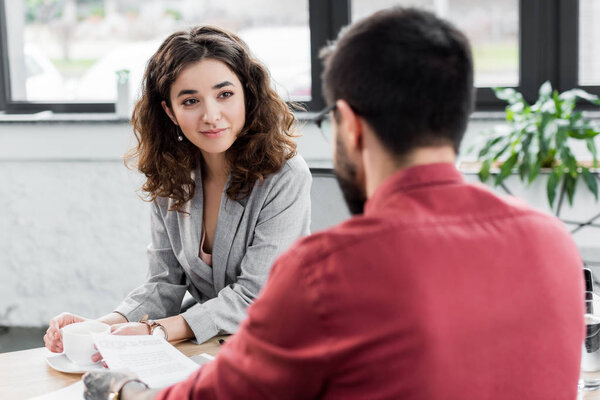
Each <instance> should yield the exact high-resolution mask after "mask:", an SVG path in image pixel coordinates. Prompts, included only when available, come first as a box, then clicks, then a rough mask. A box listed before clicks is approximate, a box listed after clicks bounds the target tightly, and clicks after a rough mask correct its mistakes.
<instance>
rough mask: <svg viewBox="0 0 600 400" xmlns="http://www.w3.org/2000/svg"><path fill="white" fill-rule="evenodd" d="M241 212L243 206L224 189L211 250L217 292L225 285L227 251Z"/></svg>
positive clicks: (242, 212) (242, 211) (229, 248)
mask: <svg viewBox="0 0 600 400" xmlns="http://www.w3.org/2000/svg"><path fill="white" fill-rule="evenodd" d="M230 178H231V176H230ZM228 186H229V180H227V184H226V185H225V187H228ZM242 214H244V206H242V205H241V204H240V203H238V202H237V201H235V200H231V199H230V198H229V197H227V193H226V191H225V190H224V191H223V195H222V197H221V207H220V209H219V219H218V221H217V229H216V231H215V240H214V242H213V251H212V254H213V284H214V286H215V291H216V292H217V293H218V292H219V291H221V289H223V288H224V287H225V272H226V270H227V259H228V258H229V251H230V250H231V246H232V244H233V238H234V237H235V234H236V232H237V229H238V225H239V223H240V220H241V218H242Z"/></svg>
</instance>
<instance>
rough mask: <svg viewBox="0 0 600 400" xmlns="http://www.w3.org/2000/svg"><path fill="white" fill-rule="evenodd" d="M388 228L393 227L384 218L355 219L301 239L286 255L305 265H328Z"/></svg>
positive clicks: (365, 217)
mask: <svg viewBox="0 0 600 400" xmlns="http://www.w3.org/2000/svg"><path fill="white" fill-rule="evenodd" d="M386 229H389V224H387V223H386V221H385V220H384V219H381V218H379V217H370V216H364V215H360V216H355V217H352V218H350V219H348V220H346V221H343V222H341V223H340V224H338V225H336V226H333V227H331V228H328V229H325V230H322V231H318V232H315V233H312V234H310V235H309V236H306V237H304V238H302V239H300V240H298V241H297V242H296V243H295V244H294V245H292V246H291V247H290V248H289V250H288V251H287V252H286V253H285V256H287V257H288V258H290V259H295V260H297V261H298V263H300V264H301V265H308V264H317V263H320V262H325V261H327V259H329V258H330V257H331V256H339V255H341V256H343V255H344V254H346V253H347V250H348V249H349V248H354V247H356V246H357V244H359V243H365V242H367V241H369V240H370V239H371V238H376V237H378V236H379V235H381V234H382V231H384V230H386Z"/></svg>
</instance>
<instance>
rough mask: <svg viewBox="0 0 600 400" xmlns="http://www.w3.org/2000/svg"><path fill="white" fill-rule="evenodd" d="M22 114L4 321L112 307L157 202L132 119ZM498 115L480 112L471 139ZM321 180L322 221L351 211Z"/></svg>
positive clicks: (321, 148)
mask: <svg viewBox="0 0 600 400" xmlns="http://www.w3.org/2000/svg"><path fill="white" fill-rule="evenodd" d="M19 118H20V117H17V116H16V117H11V118H10V119H9V118H7V117H4V121H3V120H2V117H0V277H1V278H0V325H12V326H43V325H44V324H46V323H47V321H48V320H49V319H50V318H51V317H52V316H54V315H56V314H58V313H60V312H62V311H71V312H74V313H78V314H81V315H84V316H89V317H96V316H99V315H102V314H104V313H107V312H110V311H111V310H112V309H113V307H114V306H116V305H117V304H118V303H119V301H120V300H121V299H122V298H123V297H124V296H125V295H126V294H127V293H128V292H129V291H130V290H131V289H133V288H134V287H135V286H136V285H137V284H139V283H141V282H142V280H143V277H144V275H145V271H146V254H145V250H146V246H147V244H148V242H149V216H148V204H147V203H146V202H144V201H142V200H141V199H140V198H139V194H138V192H137V190H138V189H139V186H140V184H141V179H140V177H139V176H138V175H137V174H136V173H134V172H131V171H128V170H127V169H126V168H125V167H124V165H123V162H122V160H121V156H122V155H123V153H124V152H125V150H126V149H127V148H128V147H129V146H130V145H131V143H132V140H131V139H132V137H131V133H130V132H131V128H130V126H129V125H127V124H126V123H124V122H119V121H111V120H110V119H108V120H107V119H106V117H98V116H96V117H94V118H93V119H95V120H91V121H90V120H81V121H77V120H75V119H74V118H71V117H69V116H63V119H64V121H62V122H61V121H57V120H56V118H54V119H53V120H51V121H45V122H44V121H38V122H31V121H19ZM22 118H25V117H22ZM27 119H30V117H27ZM497 122H498V121H489V120H485V119H484V120H481V119H478V120H475V121H473V123H472V124H471V125H470V128H469V131H468V133H467V138H466V144H465V147H467V146H468V143H469V142H472V141H473V138H475V137H477V134H478V133H479V132H481V130H482V129H485V128H486V127H489V126H491V124H494V123H497ZM302 132H303V134H304V136H303V137H302V138H300V139H299V140H298V144H299V151H300V153H301V154H302V155H303V156H304V158H305V159H306V160H307V162H308V163H309V165H311V166H316V167H319V166H325V167H327V166H330V165H331V162H330V156H329V154H330V146H329V145H328V144H327V143H326V142H325V141H323V140H322V138H321V137H320V135H319V133H318V131H317V130H316V129H315V128H314V127H313V126H308V125H307V126H305V127H304V129H303V130H302ZM470 178H473V177H470ZM315 189H316V190H315V192H316V195H321V196H323V190H325V189H327V190H331V193H328V194H326V195H325V197H326V198H327V199H328V201H325V202H319V204H318V205H313V209H314V212H313V218H314V219H315V222H316V225H315V226H317V228H320V227H321V225H320V224H324V225H326V224H327V222H324V221H323V219H324V218H326V217H329V218H332V220H339V219H341V218H343V217H344V216H345V215H347V214H346V211H345V207H343V206H339V207H337V206H332V204H336V205H337V204H340V203H342V199H341V197H340V196H339V192H338V190H337V187H333V186H332V185H331V184H328V183H326V182H320V183H319V184H318V185H317V186H316V187H315ZM319 207H320V208H319ZM590 207H591V208H592V211H594V210H598V209H599V206H598V204H595V203H592V204H591V206H590V205H589V204H588V205H586V206H585V208H590ZM594 207H595V208H594ZM332 213H333V214H332ZM336 213H337V214H336ZM596 213H598V211H596ZM599 232H600V231H599ZM578 240H580V241H581V243H582V245H583V246H590V245H593V244H594V243H595V242H594V241H595V237H593V240H590V239H589V238H587V239H585V240H583V239H581V238H579V239H578ZM592 242H594V243H592Z"/></svg>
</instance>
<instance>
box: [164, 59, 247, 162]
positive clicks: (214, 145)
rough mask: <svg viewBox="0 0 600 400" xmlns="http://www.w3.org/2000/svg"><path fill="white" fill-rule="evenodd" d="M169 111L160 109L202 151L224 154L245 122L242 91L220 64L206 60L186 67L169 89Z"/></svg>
mask: <svg viewBox="0 0 600 400" xmlns="http://www.w3.org/2000/svg"><path fill="white" fill-rule="evenodd" d="M170 100H171V109H169V107H168V106H167V104H166V102H164V101H163V102H162V106H163V109H164V110H165V112H166V113H167V115H169V117H170V118H171V120H172V121H173V123H175V124H176V125H179V127H180V128H181V131H182V132H183V134H184V135H185V137H186V138H187V139H188V140H189V141H190V142H192V143H193V144H195V145H196V146H197V147H198V148H199V149H200V150H201V151H202V152H206V153H223V152H225V151H227V149H229V148H230V147H231V145H232V144H233V142H235V140H236V138H237V136H238V134H239V133H240V132H241V130H242V128H243V127H244V124H245V122H246V107H245V103H244V90H243V87H242V84H241V82H240V80H239V79H238V77H237V76H236V74H235V73H234V72H233V71H231V70H230V69H229V67H228V66H227V65H226V64H224V63H223V62H221V61H218V60H214V59H205V60H202V61H198V62H196V63H194V64H191V65H189V66H187V67H185V68H184V69H183V70H182V71H181V72H180V74H179V76H178V77H177V79H176V80H175V82H174V83H173V85H172V86H171V93H170Z"/></svg>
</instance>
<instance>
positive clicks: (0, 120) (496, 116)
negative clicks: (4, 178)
mask: <svg viewBox="0 0 600 400" xmlns="http://www.w3.org/2000/svg"><path fill="white" fill-rule="evenodd" d="M295 114H296V118H297V119H298V120H299V121H308V120H310V119H312V118H314V117H315V116H316V115H317V113H316V112H297V113H295ZM584 115H585V116H586V117H587V118H591V119H600V111H584ZM504 118H505V116H504V111H475V112H474V113H472V114H471V117H470V120H471V121H481V122H485V121H498V122H501V121H504ZM129 122H130V121H129V119H128V118H125V117H120V116H117V115H116V114H114V113H72V114H63V113H53V112H52V111H42V112H38V113H35V114H4V113H2V112H0V124H5V123H6V124H10V123H34V124H35V123H61V124H64V123H103V124H106V123H110V124H129Z"/></svg>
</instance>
